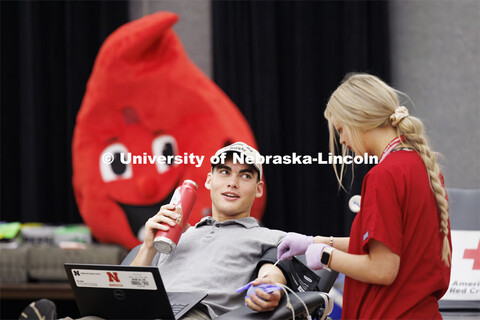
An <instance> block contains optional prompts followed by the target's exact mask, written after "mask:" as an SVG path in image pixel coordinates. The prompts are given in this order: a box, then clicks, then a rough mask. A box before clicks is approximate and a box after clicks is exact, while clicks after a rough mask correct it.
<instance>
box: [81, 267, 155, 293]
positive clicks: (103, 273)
mask: <svg viewBox="0 0 480 320" xmlns="http://www.w3.org/2000/svg"><path fill="white" fill-rule="evenodd" d="M72 275H73V279H75V283H76V285H77V287H87V288H122V289H142V290H157V285H156V284H155V279H154V278H153V274H152V273H151V272H143V271H118V270H112V271H108V270H91V269H72Z"/></svg>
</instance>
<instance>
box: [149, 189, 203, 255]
mask: <svg viewBox="0 0 480 320" xmlns="http://www.w3.org/2000/svg"><path fill="white" fill-rule="evenodd" d="M197 189H198V186H197V184H196V183H195V182H194V181H192V180H185V181H183V184H182V185H181V186H179V187H178V188H177V189H176V190H175V192H174V194H173V196H172V200H170V203H171V204H174V205H175V212H176V213H177V214H179V215H180V217H179V218H178V219H177V220H175V222H176V225H175V226H173V227H171V226H170V229H169V230H168V231H162V230H159V231H158V232H157V234H156V235H155V240H153V246H154V247H155V249H157V251H158V252H161V253H167V254H170V253H172V252H173V251H174V250H175V248H176V247H177V243H178V240H180V236H181V235H182V232H183V228H184V227H185V224H186V223H187V221H188V217H189V216H190V212H192V209H193V206H194V205H195V201H196V200H197Z"/></svg>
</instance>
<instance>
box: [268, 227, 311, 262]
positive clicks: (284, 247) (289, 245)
mask: <svg viewBox="0 0 480 320" xmlns="http://www.w3.org/2000/svg"><path fill="white" fill-rule="evenodd" d="M312 243H313V237H312V236H305V235H303V234H299V233H295V232H289V233H288V234H287V235H286V236H285V238H283V240H282V242H281V243H280V245H279V246H278V252H277V259H279V260H285V259H292V257H293V256H296V255H299V254H304V253H305V251H307V248H308V246H309V245H311V244H312Z"/></svg>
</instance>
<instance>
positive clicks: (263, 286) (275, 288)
mask: <svg viewBox="0 0 480 320" xmlns="http://www.w3.org/2000/svg"><path fill="white" fill-rule="evenodd" d="M257 288H258V289H262V291H263V292H266V293H272V292H274V291H279V290H282V287H279V286H277V285H275V284H268V283H262V284H259V285H258V286H252V281H250V282H249V283H247V284H246V285H244V286H243V287H240V288H238V289H237V293H240V292H242V291H245V290H247V293H246V295H245V299H247V298H248V297H250V296H251V295H252V294H253V293H255V289H257ZM257 297H259V296H258V295H257ZM259 298H260V299H263V298H261V297H259ZM245 305H247V303H246V302H245Z"/></svg>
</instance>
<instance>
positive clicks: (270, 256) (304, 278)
mask: <svg viewBox="0 0 480 320" xmlns="http://www.w3.org/2000/svg"><path fill="white" fill-rule="evenodd" d="M275 262H277V248H276V247H275V248H271V249H269V250H268V251H266V252H265V253H264V255H263V257H262V258H261V259H260V261H259V262H258V264H257V267H256V268H255V272H254V273H253V275H252V279H251V280H254V279H256V278H257V276H258V271H259V270H260V268H261V267H262V265H264V264H265V263H272V264H274V263H275ZM277 267H279V268H280V270H282V273H283V275H284V276H285V279H286V280H287V286H288V287H289V288H290V289H292V290H293V291H296V292H305V291H319V290H318V283H319V282H320V277H319V276H318V275H317V274H316V273H315V272H313V271H312V270H311V269H310V268H308V267H307V266H306V265H304V264H303V263H302V262H301V261H300V260H298V259H297V258H295V257H293V258H292V259H291V260H283V261H280V262H279V263H278V264H277Z"/></svg>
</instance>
